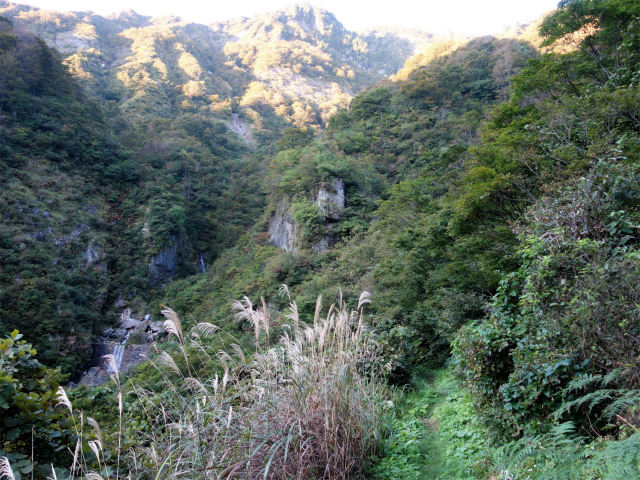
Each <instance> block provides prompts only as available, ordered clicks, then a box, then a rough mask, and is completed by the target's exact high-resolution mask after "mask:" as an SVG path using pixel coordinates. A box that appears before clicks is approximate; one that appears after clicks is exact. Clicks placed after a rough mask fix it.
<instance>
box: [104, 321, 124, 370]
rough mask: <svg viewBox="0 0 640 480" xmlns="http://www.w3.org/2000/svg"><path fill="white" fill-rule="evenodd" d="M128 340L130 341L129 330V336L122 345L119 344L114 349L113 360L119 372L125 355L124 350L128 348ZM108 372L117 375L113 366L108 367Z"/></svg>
mask: <svg viewBox="0 0 640 480" xmlns="http://www.w3.org/2000/svg"><path fill="white" fill-rule="evenodd" d="M128 339H129V331H128V330H127V336H126V337H124V340H123V341H122V343H119V344H117V345H116V346H115V348H114V349H113V359H114V360H115V363H116V367H117V368H118V371H120V368H121V367H122V356H123V355H124V349H125V346H126V345H125V344H126V343H127V340H128ZM107 372H108V373H116V372H114V371H113V368H112V367H111V365H107Z"/></svg>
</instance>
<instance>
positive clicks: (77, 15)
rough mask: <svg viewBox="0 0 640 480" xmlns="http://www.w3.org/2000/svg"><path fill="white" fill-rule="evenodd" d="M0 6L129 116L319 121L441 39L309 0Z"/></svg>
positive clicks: (256, 123) (255, 124)
mask: <svg viewBox="0 0 640 480" xmlns="http://www.w3.org/2000/svg"><path fill="white" fill-rule="evenodd" d="M0 15H3V16H6V17H8V18H11V19H12V20H13V21H14V22H15V25H16V26H19V27H21V28H25V29H28V30H29V31H31V32H33V33H35V34H37V35H39V36H41V37H42V38H43V39H45V41H47V43H48V44H49V45H51V46H55V47H56V48H58V49H59V50H60V51H61V52H62V53H63V54H64V55H65V56H66V63H67V64H68V65H70V66H72V68H73V70H74V72H75V73H76V74H77V75H78V76H79V77H80V78H82V79H83V81H84V82H85V83H86V85H87V86H88V87H89V88H90V90H91V91H92V92H93V94H94V95H95V96H96V97H102V98H104V99H107V100H117V101H119V102H121V103H122V105H123V107H124V109H125V111H131V112H135V114H136V115H146V114H150V115H155V116H165V117H166V116H171V115H172V114H175V112H176V111H180V110H182V111H184V110H186V111H189V110H194V109H195V110H199V111H206V112H207V113H208V114H209V115H212V116H214V117H219V118H224V119H225V120H226V121H231V119H232V111H233V112H235V113H241V114H242V115H243V116H244V117H246V118H245V121H247V122H249V123H250V124H252V125H251V129H252V130H257V131H260V130H261V129H262V123H263V118H264V117H267V118H268V117H269V116H275V117H277V118H279V119H282V120H284V121H286V122H293V123H295V124H296V125H298V126H304V125H319V124H320V123H322V122H323V121H326V119H327V118H328V116H329V115H331V114H332V113H335V111H336V109H337V108H340V107H346V106H347V105H348V103H349V101H350V100H351V98H352V97H353V95H354V94H356V93H358V92H359V91H360V90H362V89H363V88H364V87H366V86H368V85H371V84H373V83H375V82H377V81H379V80H381V79H382V78H384V77H385V76H387V75H389V74H392V73H395V71H397V70H398V69H399V68H400V67H401V66H402V63H403V62H404V60H405V59H407V58H408V57H410V56H411V55H413V53H415V51H416V49H417V48H420V47H422V46H423V45H425V44H428V43H432V42H434V41H439V40H440V39H441V38H440V37H437V36H433V35H429V34H426V33H423V32H417V31H402V30H400V29H395V30H393V29H386V30H385V31H375V30H372V31H368V32H365V33H363V34H358V33H354V32H349V31H348V30H346V29H345V28H344V27H343V26H342V24H340V22H339V21H338V20H337V19H336V18H335V17H334V16H333V15H332V14H331V13H329V12H327V11H325V10H323V9H320V8H314V7H311V6H309V5H307V4H304V5H294V6H291V7H289V8H287V9H285V10H282V11H277V12H272V13H268V14H263V15H258V16H256V17H254V18H241V19H237V20H233V21H228V22H224V23H217V24H213V25H210V26H205V25H200V24H196V23H191V22H186V21H183V20H182V19H180V18H177V17H170V16H167V17H159V18H150V17H144V16H141V15H138V14H136V13H135V12H133V11H124V12H120V13H118V14H115V15H112V16H108V17H102V16H99V15H95V14H93V13H91V12H67V13H59V12H51V11H43V10H39V9H37V8H33V7H27V6H23V5H17V4H13V3H10V2H6V1H2V2H0Z"/></svg>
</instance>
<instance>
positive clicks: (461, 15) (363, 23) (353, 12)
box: [12, 0, 558, 35]
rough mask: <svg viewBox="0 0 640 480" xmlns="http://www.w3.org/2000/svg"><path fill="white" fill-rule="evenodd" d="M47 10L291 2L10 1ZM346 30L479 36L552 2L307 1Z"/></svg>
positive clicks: (207, 11)
mask: <svg viewBox="0 0 640 480" xmlns="http://www.w3.org/2000/svg"><path fill="white" fill-rule="evenodd" d="M12 1H14V2H15V3H26V4H28V5H34V6H37V7H40V8H44V9H48V10H75V11H84V10H93V11H94V12H96V13H99V14H102V15H105V14H108V13H112V12H116V11H120V10H124V9H125V8H131V9H133V10H135V11H136V12H138V13H139V14H141V15H153V16H157V15H164V14H169V13H170V14H173V15H177V16H180V17H182V18H185V19H187V20H191V21H195V22H198V23H212V22H215V21H219V20H228V19H231V18H236V17H241V16H250V15H252V14H254V13H260V12H267V11H270V10H277V9H280V8H282V7H285V6H287V5H290V4H292V3H302V2H297V1H296V0H213V1H209V2H204V1H201V0H178V1H176V0H110V1H104V0H12ZM309 3H311V4H312V5H314V6H317V7H323V8H325V9H327V10H329V11H330V12H332V13H334V14H335V15H336V17H337V18H338V20H340V21H341V22H342V24H343V25H344V26H345V27H346V28H348V29H350V30H359V29H363V28H367V27H374V26H379V25H401V26H404V27H412V28H419V29H422V30H426V31H429V32H444V31H453V32H456V33H469V34H474V35H482V34H488V33H497V32H500V31H502V30H503V29H504V28H506V27H508V26H513V25H515V24H517V23H525V22H527V21H530V20H533V19H535V18H536V17H538V16H539V15H540V14H542V13H544V12H546V11H548V10H551V9H553V8H555V7H556V5H557V3H558V0H482V1H480V0H368V1H361V0H359V1H355V0H312V1H310V2H309Z"/></svg>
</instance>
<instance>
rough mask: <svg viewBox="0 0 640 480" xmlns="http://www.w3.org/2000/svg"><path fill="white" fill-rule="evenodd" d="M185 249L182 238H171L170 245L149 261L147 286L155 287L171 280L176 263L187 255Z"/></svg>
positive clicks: (184, 242)
mask: <svg viewBox="0 0 640 480" xmlns="http://www.w3.org/2000/svg"><path fill="white" fill-rule="evenodd" d="M187 249H188V247H187V243H186V241H185V239H184V237H182V236H178V237H171V243H170V244H169V245H167V246H166V247H165V248H164V249H163V250H162V251H161V252H160V253H158V254H157V255H155V256H153V257H151V259H150V260H149V285H150V286H151V287H155V286H156V285H161V284H165V283H167V282H170V281H171V280H173V277H174V275H175V274H176V267H177V266H178V262H179V261H180V260H182V259H183V258H184V257H185V256H186V255H187Z"/></svg>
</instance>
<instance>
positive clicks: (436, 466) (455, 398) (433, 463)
mask: <svg viewBox="0 0 640 480" xmlns="http://www.w3.org/2000/svg"><path fill="white" fill-rule="evenodd" d="M392 430H393V432H392V434H391V436H390V437H389V439H388V440H387V441H386V443H385V451H384V457H383V458H382V459H381V460H380V461H379V463H378V464H377V466H376V469H375V478H380V479H388V480H411V479H416V480H417V479H420V480H463V479H464V480H484V479H489V478H491V473H492V468H491V457H490V455H488V453H487V452H488V451H489V447H488V435H487V432H486V430H485V428H484V427H483V426H482V424H481V422H480V421H479V420H478V418H477V417H476V415H475V412H474V410H473V406H472V403H471V399H470V398H469V397H468V394H467V393H466V392H465V391H464V389H463V388H462V387H461V386H460V385H459V384H458V383H457V382H456V381H455V380H454V379H453V378H452V376H451V373H450V372H449V371H448V370H446V369H443V370H437V371H430V372H425V373H423V374H422V375H421V376H420V377H419V378H418V379H416V381H415V382H414V389H413V391H412V392H409V393H407V394H406V395H405V396H404V398H403V399H402V402H401V404H400V407H399V409H398V413H397V415H396V418H395V419H394V420H393V422H392Z"/></svg>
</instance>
